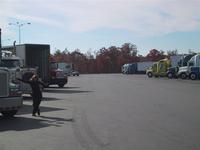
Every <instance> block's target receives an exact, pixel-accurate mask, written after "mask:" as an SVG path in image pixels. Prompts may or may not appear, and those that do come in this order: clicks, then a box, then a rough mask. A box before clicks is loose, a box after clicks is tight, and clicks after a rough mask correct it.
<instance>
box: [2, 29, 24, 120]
mask: <svg viewBox="0 0 200 150" xmlns="http://www.w3.org/2000/svg"><path fill="white" fill-rule="evenodd" d="M1 59H2V54H1V29H0V64H1ZM22 103H23V101H22V97H21V91H20V85H19V84H17V83H14V81H13V80H12V77H11V74H10V70H9V68H6V67H0V112H1V114H2V115H3V116H4V117H13V116H14V115H15V114H16V113H17V111H18V110H19V109H20V107H21V106H22Z"/></svg>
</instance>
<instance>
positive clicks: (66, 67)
mask: <svg viewBox="0 0 200 150" xmlns="http://www.w3.org/2000/svg"><path fill="white" fill-rule="evenodd" d="M57 65H58V68H59V69H61V70H63V72H64V74H65V75H67V76H69V75H70V74H71V72H72V70H73V65H72V63H65V62H58V63H57Z"/></svg>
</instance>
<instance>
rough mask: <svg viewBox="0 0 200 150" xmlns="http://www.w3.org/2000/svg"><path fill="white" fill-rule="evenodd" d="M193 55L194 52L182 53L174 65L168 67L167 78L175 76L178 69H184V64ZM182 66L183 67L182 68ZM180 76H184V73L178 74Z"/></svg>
mask: <svg viewBox="0 0 200 150" xmlns="http://www.w3.org/2000/svg"><path fill="white" fill-rule="evenodd" d="M193 56H194V54H188V55H182V57H181V59H180V60H179V61H178V62H177V64H176V65H174V66H172V67H170V68H169V69H168V70H167V77H168V78H170V79H171V78H177V77H178V75H177V73H178V71H179V70H182V69H184V67H185V66H187V62H188V61H189V60H190V59H191V58H192V57H193ZM182 67H183V68H182ZM179 76H180V77H181V78H183V79H184V78H186V74H180V75H179Z"/></svg>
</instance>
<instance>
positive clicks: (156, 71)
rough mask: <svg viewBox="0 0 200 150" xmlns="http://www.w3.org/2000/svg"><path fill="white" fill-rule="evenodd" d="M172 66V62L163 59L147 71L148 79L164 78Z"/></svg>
mask: <svg viewBox="0 0 200 150" xmlns="http://www.w3.org/2000/svg"><path fill="white" fill-rule="evenodd" d="M170 66H171V61H170V60H169V59H162V60H160V61H158V62H155V63H153V65H152V66H151V67H150V68H148V69H147V70H146V74H147V76H148V77H150V78H151V77H153V76H155V77H159V76H161V77H164V76H166V74H167V69H168V68H169V67H170Z"/></svg>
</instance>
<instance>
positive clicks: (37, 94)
mask: <svg viewBox="0 0 200 150" xmlns="http://www.w3.org/2000/svg"><path fill="white" fill-rule="evenodd" d="M17 80H19V81H22V82H24V83H28V84H30V86H31V88H32V98H33V112H32V116H36V113H37V114H38V116H40V109H39V106H40V103H41V100H42V91H41V88H40V85H42V86H45V84H44V83H43V82H41V81H39V80H38V76H37V75H36V74H34V75H33V76H32V77H31V78H30V79H29V80H28V81H25V80H23V79H19V78H17Z"/></svg>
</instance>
